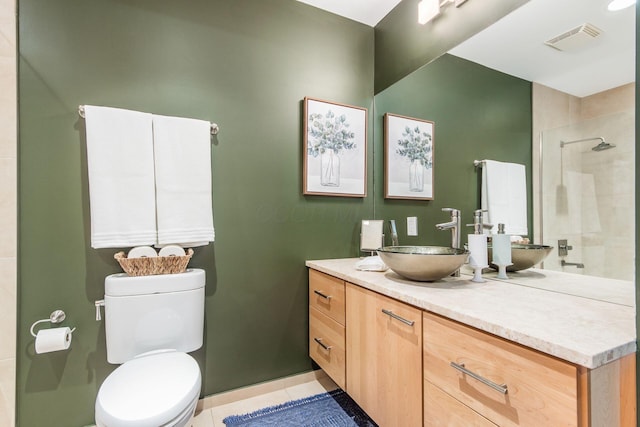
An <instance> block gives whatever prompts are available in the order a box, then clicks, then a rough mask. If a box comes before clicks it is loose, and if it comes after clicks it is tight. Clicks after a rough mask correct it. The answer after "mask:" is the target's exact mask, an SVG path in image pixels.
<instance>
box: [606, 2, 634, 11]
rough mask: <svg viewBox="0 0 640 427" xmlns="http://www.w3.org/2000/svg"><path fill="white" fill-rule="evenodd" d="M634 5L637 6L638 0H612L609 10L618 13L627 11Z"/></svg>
mask: <svg viewBox="0 0 640 427" xmlns="http://www.w3.org/2000/svg"><path fill="white" fill-rule="evenodd" d="M634 4H636V0H611V1H610V2H609V6H607V9H609V10H610V11H611V12H617V11H618V10H622V9H626V8H628V7H629V6H633V5H634Z"/></svg>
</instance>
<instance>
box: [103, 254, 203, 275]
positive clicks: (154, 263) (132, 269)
mask: <svg viewBox="0 0 640 427" xmlns="http://www.w3.org/2000/svg"><path fill="white" fill-rule="evenodd" d="M191 256H193V249H191V248H189V249H187V254H186V255H185V256H159V257H149V258H146V257H145V258H131V259H129V258H127V256H126V255H125V253H124V252H118V253H117V254H115V255H114V256H113V257H114V258H115V259H116V261H118V263H119V264H120V267H122V269H123V270H124V272H125V273H127V274H128V275H129V276H154V275H158V274H176V273H182V272H183V271H185V270H186V269H187V264H189V260H190V259H191Z"/></svg>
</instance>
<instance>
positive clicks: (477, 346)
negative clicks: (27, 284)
mask: <svg viewBox="0 0 640 427" xmlns="http://www.w3.org/2000/svg"><path fill="white" fill-rule="evenodd" d="M424 379H425V381H427V382H428V383H431V384H433V385H434V386H436V387H437V388H439V389H440V390H442V391H443V392H444V393H446V394H447V395H449V396H451V397H452V398H454V399H455V400H457V401H459V402H461V403H462V404H464V405H465V406H467V407H468V408H471V409H472V410H473V411H475V412H476V413H477V414H479V415H480V416H482V417H484V418H487V419H488V420H490V421H492V422H493V423H495V424H497V425H500V426H578V425H581V424H580V420H579V413H580V411H579V410H580V407H579V403H580V397H581V396H580V391H579V369H578V367H577V366H575V365H572V364H570V363H567V362H564V361H562V360H559V359H556V358H553V357H551V356H547V355H545V354H542V353H539V352H537V351H534V350H530V349H528V348H525V347H523V346H520V345H517V344H514V343H511V342H509V341H506V340H504V339H501V338H498V337H495V336H493V335H490V334H487V333H485V332H482V331H478V330H476V329H473V328H470V327H468V326H465V325H462V324H460V323H457V322H454V321H451V320H448V319H445V318H443V317H440V316H436V315H433V314H430V313H424ZM426 398H430V397H429V395H426ZM428 407H431V404H430V403H429V404H425V408H426V409H425V419H428V418H429V417H430V414H429V413H427V412H428V411H429V409H428ZM434 416H437V414H434Z"/></svg>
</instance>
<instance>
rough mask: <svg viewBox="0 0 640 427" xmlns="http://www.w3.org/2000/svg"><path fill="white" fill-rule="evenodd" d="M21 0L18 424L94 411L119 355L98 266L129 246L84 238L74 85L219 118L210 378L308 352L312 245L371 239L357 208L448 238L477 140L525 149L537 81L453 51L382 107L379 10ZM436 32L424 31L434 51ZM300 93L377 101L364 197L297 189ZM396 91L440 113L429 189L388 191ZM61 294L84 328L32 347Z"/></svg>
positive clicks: (508, 150) (435, 239)
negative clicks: (56, 349) (386, 163)
mask: <svg viewBox="0 0 640 427" xmlns="http://www.w3.org/2000/svg"><path fill="white" fill-rule="evenodd" d="M469 4H470V5H471V4H473V2H470V3H469ZM18 6H19V27H20V28H19V55H20V62H19V97H20V106H19V118H20V127H19V131H20V135H19V190H18V191H19V230H18V231H19V257H18V260H19V270H18V274H19V277H18V292H19V295H18V315H19V319H18V350H17V369H18V371H17V422H18V425H20V426H22V427H25V426H29V427H30V426H42V425H56V426H58V425H60V426H82V425H85V424H89V423H91V422H93V405H94V401H95V396H96V393H97V390H98V387H99V385H100V384H101V383H102V381H103V380H104V378H105V377H106V376H107V375H108V374H109V373H110V372H111V371H112V370H113V369H114V368H115V366H113V365H109V364H107V363H106V353H105V347H104V326H103V323H102V322H96V321H95V319H94V316H95V311H94V305H93V303H94V301H95V300H97V299H101V298H102V297H103V295H104V286H103V282H104V277H105V276H106V275H108V274H111V273H114V272H118V271H120V269H119V266H118V265H117V264H116V262H115V261H114V260H113V254H114V253H115V252H116V249H113V250H94V249H91V248H90V244H89V227H90V222H89V204H88V187H87V176H86V175H87V174H86V160H85V158H86V152H85V148H84V147H85V141H84V137H83V135H84V122H83V120H82V119H80V118H79V117H78V114H77V107H78V105H80V104H94V105H108V106H115V107H122V108H129V109H135V110H140V111H147V112H153V113H158V114H166V115H176V116H185V117H194V118H200V119H206V120H211V121H214V122H216V123H218V124H219V125H220V127H221V131H220V133H219V135H218V136H217V137H216V138H214V139H213V141H212V142H213V145H212V158H211V162H212V170H213V204H214V222H215V226H216V242H215V243H214V244H212V245H209V246H208V247H206V248H201V249H197V250H196V255H195V256H194V258H193V259H192V261H191V264H190V265H191V266H193V267H199V268H204V269H205V270H206V272H207V288H206V295H207V297H206V319H205V321H206V326H205V342H204V346H203V348H202V349H201V350H199V351H197V352H195V354H194V355H195V357H196V359H197V360H198V362H199V363H200V366H201V369H202V374H203V390H202V394H203V395H209V394H213V393H216V392H220V391H224V390H230V389H233V388H237V387H241V386H244V385H248V384H254V383H257V382H261V381H266V380H270V379H274V378H280V377H283V376H286V375H291V374H295V373H299V372H304V371H308V370H310V369H312V363H311V362H310V360H309V358H308V356H307V351H308V348H307V345H308V344H307V327H308V325H307V277H306V276H307V271H306V268H305V267H304V261H305V260H306V259H321V258H338V257H353V256H357V255H358V251H357V241H358V239H357V237H358V233H359V221H360V220H361V219H363V218H373V217H377V218H383V219H397V220H400V221H399V226H400V233H401V234H400V238H401V239H402V240H401V241H402V242H403V243H405V242H406V243H410V242H411V240H410V239H409V238H407V237H406V232H405V230H404V225H405V222H404V218H405V217H406V216H418V217H419V231H420V236H419V237H417V238H413V241H416V242H423V243H428V244H432V243H435V244H447V243H448V241H449V240H448V239H449V237H448V233H447V232H436V231H435V228H433V225H434V224H435V223H436V222H441V221H443V220H445V219H446V214H444V213H442V212H440V208H441V207H444V206H453V207H457V208H460V209H462V210H463V214H464V215H465V218H464V221H465V222H468V221H469V220H470V215H471V211H472V210H473V209H475V208H476V207H477V182H478V181H477V180H478V176H477V173H476V171H475V170H474V168H473V163H472V161H473V159H474V158H495V159H498V160H505V161H514V162H519V163H524V164H526V165H527V166H530V151H531V150H530V141H531V135H530V132H531V126H530V118H531V111H530V85H529V84H528V83H527V82H523V81H521V80H518V79H514V78H511V77H508V76H504V75H502V74H500V73H496V72H494V71H491V70H487V69H485V68H483V67H479V66H477V65H475V64H471V63H468V62H466V61H461V60H459V59H457V58H454V57H448V56H447V57H444V58H443V59H442V60H439V61H437V62H435V63H433V64H430V65H429V66H426V67H424V68H423V69H420V70H419V71H418V72H416V73H414V74H412V75H410V76H409V77H407V78H405V79H403V80H402V81H400V82H398V83H397V84H395V85H393V86H390V87H389V88H388V89H387V90H385V91H384V92H382V93H381V94H380V95H379V96H377V97H376V100H375V103H376V105H375V109H376V111H375V114H374V111H373V107H374V105H373V104H374V96H373V94H374V92H375V91H374V58H375V55H374V30H373V29H372V28H370V27H367V26H364V25H362V24H358V23H355V22H353V21H349V20H346V19H343V18H339V17H337V16H334V15H331V14H328V13H325V12H322V11H320V10H318V9H315V8H312V7H309V6H307V5H304V4H301V3H299V2H296V1H294V0H235V1H227V0H206V1H205V0H189V1H187V2H174V1H171V0H84V1H82V2H77V1H72V0H52V1H47V2H41V1H35V0H20V1H19V4H18ZM394 25H398V26H402V25H405V24H404V23H402V22H401V21H395V24H394ZM464 31H466V30H464ZM439 49H440V50H439ZM441 49H442V47H441V46H439V47H438V46H436V47H433V46H427V47H425V50H428V51H429V52H430V53H429V55H427V56H428V57H430V58H433V57H436V56H438V55H440V54H441V53H442V51H441ZM416 68H417V67H416ZM400 77H402V76H398V78H400ZM441 78H445V79H446V80H440V79H441ZM469 81H472V82H474V84H473V85H470V84H469V83H467V82H469ZM436 82H437V83H436ZM479 82H481V84H478V83H479ZM391 83H393V82H391ZM459 89H462V92H460V91H459ZM305 96H312V97H315V98H320V99H327V100H331V101H336V102H342V103H347V104H351V105H359V106H362V107H367V108H369V109H370V119H371V120H370V121H369V123H370V125H369V141H370V144H369V147H371V148H370V149H369V150H370V151H369V153H368V155H367V156H368V159H367V160H368V162H369V165H370V167H369V173H368V177H367V184H368V196H367V197H366V198H364V199H360V198H342V197H317V196H315V197H314V196H307V197H305V196H302V194H301V193H302V191H301V190H302V182H301V181H302V180H301V174H302V154H303V153H302V150H301V144H302V143H301V141H302V117H301V116H302V99H303V98H304V97H305ZM387 111H388V112H393V113H396V114H404V115H408V116H412V117H418V118H426V119H429V120H433V121H435V123H436V139H435V146H436V164H435V171H436V172H435V173H436V188H435V200H434V201H431V202H411V201H399V200H393V201H388V200H384V199H383V198H382V188H383V186H382V174H381V171H382V170H383V169H382V161H383V158H382V155H381V153H382V144H383V140H382V119H381V117H382V114H383V113H384V112H387ZM374 154H375V159H374ZM371 165H373V167H371ZM529 169H530V167H529ZM529 172H530V170H529ZM374 180H375V182H374ZM529 182H530V177H529ZM374 184H375V185H374ZM374 205H375V206H374ZM54 309H64V310H65V311H66V312H67V320H66V321H65V324H66V325H70V326H76V327H77V328H78V329H77V331H76V332H75V333H74V339H73V343H72V346H71V350H70V351H67V352H60V353H51V354H46V355H35V354H34V349H33V338H32V337H31V335H30V334H29V326H30V325H31V323H32V322H33V321H35V320H37V319H41V318H44V317H47V316H48V315H49V313H50V312H51V311H53V310H54ZM40 408H47V410H46V411H41V410H39V409H40Z"/></svg>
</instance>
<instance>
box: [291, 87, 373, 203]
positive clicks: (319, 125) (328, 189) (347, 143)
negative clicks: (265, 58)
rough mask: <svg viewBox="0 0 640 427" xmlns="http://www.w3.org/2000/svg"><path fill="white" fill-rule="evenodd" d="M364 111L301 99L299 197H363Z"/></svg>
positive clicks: (364, 186)
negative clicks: (301, 130)
mask: <svg viewBox="0 0 640 427" xmlns="http://www.w3.org/2000/svg"><path fill="white" fill-rule="evenodd" d="M367 122H368V112H367V109H366V108H364V107H356V106H353V105H347V104H340V103H337V102H331V101H324V100H320V99H316V98H311V97H305V98H304V130H303V134H304V137H303V148H302V152H303V158H304V161H303V191H302V192H303V194H304V195H321V196H339V197H366V196H367Z"/></svg>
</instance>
